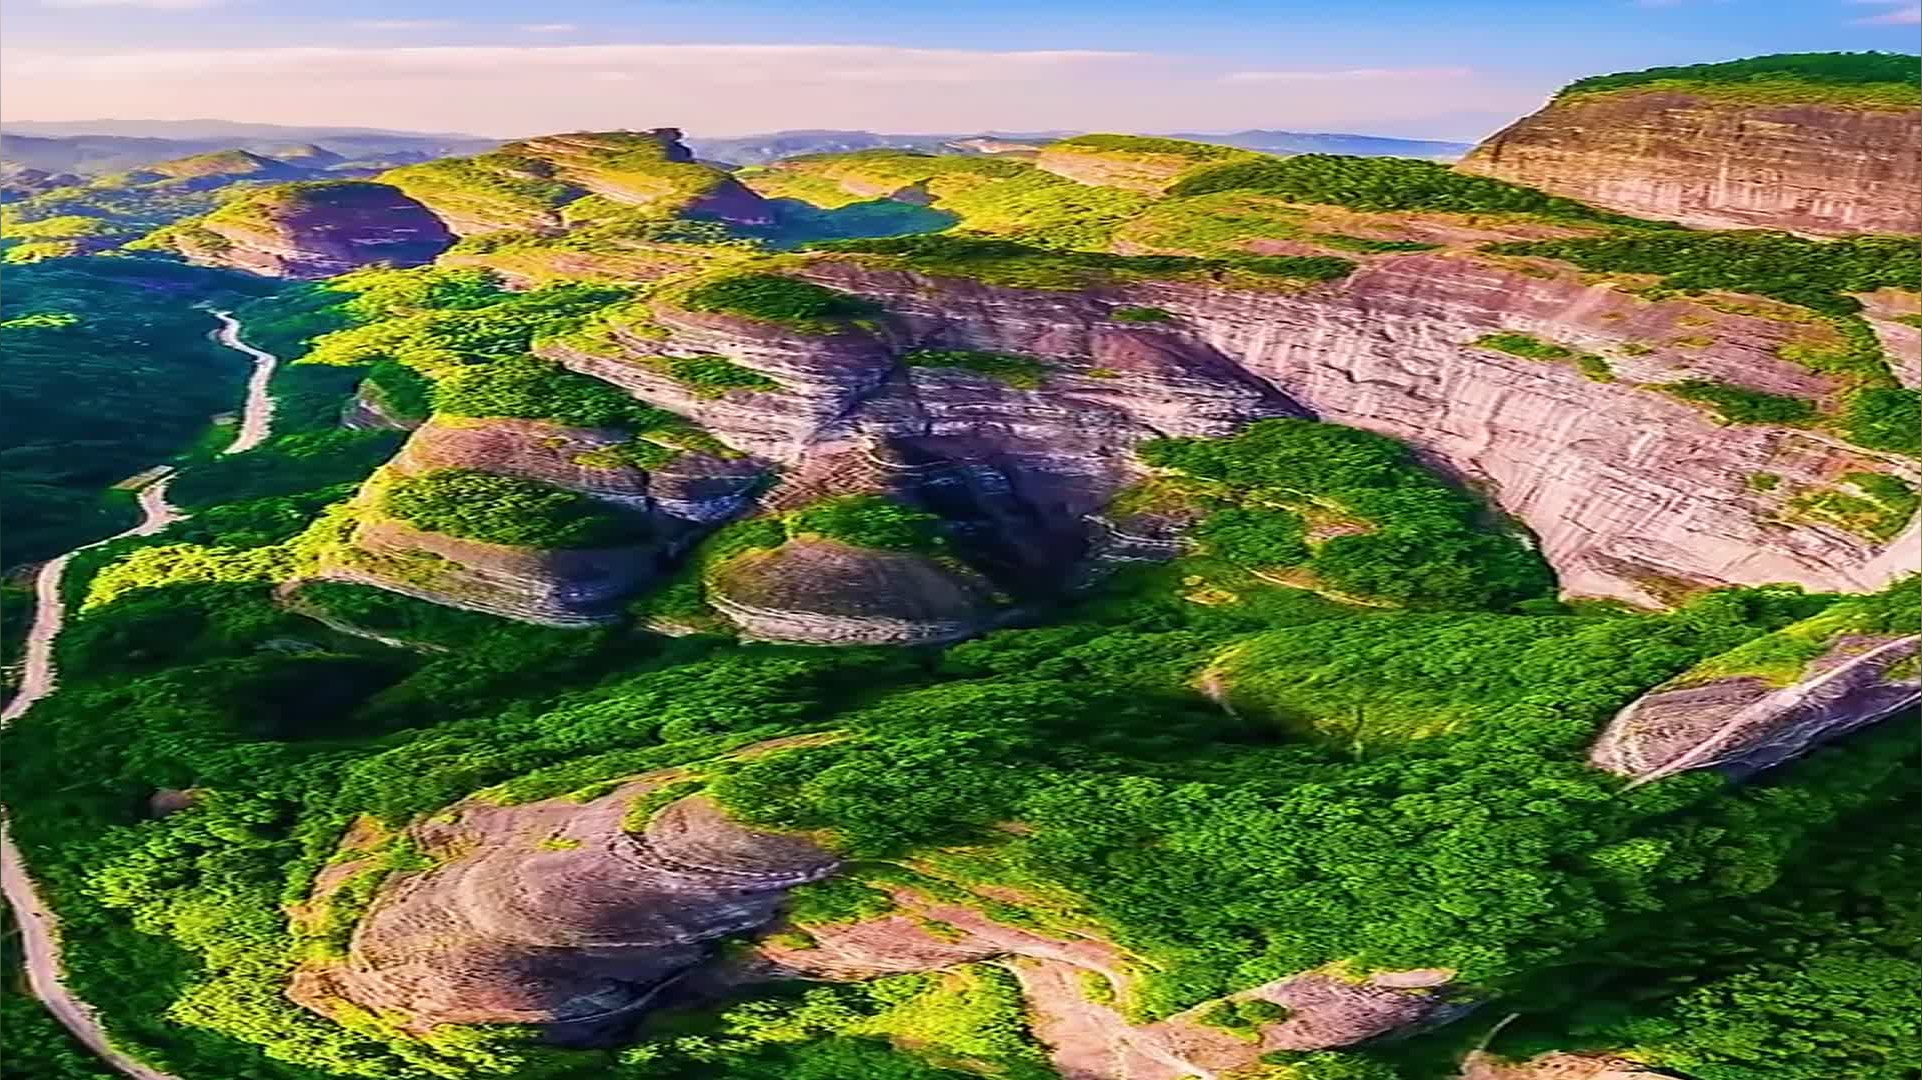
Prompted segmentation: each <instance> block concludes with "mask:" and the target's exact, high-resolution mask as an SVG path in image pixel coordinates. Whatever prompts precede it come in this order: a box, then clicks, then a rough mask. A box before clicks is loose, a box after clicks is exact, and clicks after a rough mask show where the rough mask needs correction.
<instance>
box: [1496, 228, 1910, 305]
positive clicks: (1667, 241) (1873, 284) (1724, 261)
mask: <svg viewBox="0 0 1922 1080" xmlns="http://www.w3.org/2000/svg"><path fill="white" fill-rule="evenodd" d="M1488 250H1490V251H1493V252H1496V253H1500V254H1509V255H1535V256H1542V257H1545V258H1550V259H1560V260H1562V261H1563V262H1569V263H1573V264H1575V265H1576V266H1579V267H1581V268H1582V269H1584V270H1594V271H1600V272H1617V273H1630V274H1660V275H1662V288H1663V289H1667V290H1675V291H1680V292H1697V291H1703V290H1708V289H1728V290H1732V291H1735V292H1746V293H1754V294H1755V295H1757V296H1768V297H1773V298H1775V299H1777V300H1783V301H1786V302H1788V303H1791V304H1799V305H1801V306H1802V307H1806V308H1810V309H1813V310H1815V311H1820V312H1823V313H1825V314H1829V315H1850V314H1853V313H1855V312H1857V311H1860V310H1861V308H1862V305H1861V303H1860V302H1859V301H1857V300H1856V299H1855V298H1854V297H1852V296H1849V295H1846V294H1848V293H1855V292H1869V291H1873V290H1875V289H1879V288H1883V287H1893V288H1898V289H1908V290H1910V291H1915V290H1917V289H1922V265H1919V264H1918V262H1917V255H1918V246H1917V241H1915V240H1913V239H1909V238H1905V237H1896V236H1856V237H1843V238H1840V239H1835V240H1807V239H1804V238H1802V237H1799V236H1792V235H1790V234H1788V233H1779V232H1751V231H1729V232H1694V231H1687V232H1685V231H1681V230H1647V229H1644V230H1637V231H1622V232H1617V233H1613V234H1611V235H1608V236H1592V237H1578V238H1575V239H1570V240H1530V241H1523V242H1519V243H1504V244H1493V245H1490V246H1489V248H1488Z"/></svg>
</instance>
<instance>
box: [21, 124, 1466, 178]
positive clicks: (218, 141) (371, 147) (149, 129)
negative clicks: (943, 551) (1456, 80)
mask: <svg viewBox="0 0 1922 1080" xmlns="http://www.w3.org/2000/svg"><path fill="white" fill-rule="evenodd" d="M1074 134H1079V132H1075V131H1025V132H1001V131H989V132H962V133H946V134H942V133H931V134H881V133H876V132H872V131H832V130H796V131H775V132H769V133H766V134H760V135H739V136H727V137H714V138H702V137H698V136H696V137H691V138H689V139H687V144H688V146H689V147H691V148H692V149H693V150H694V152H695V154H696V155H698V156H699V157H701V158H703V159H706V160H709V161H716V162H723V163H726V164H730V165H764V164H766V163H768V162H771V161H779V160H781V159H782V158H788V157H794V156H797V155H800V154H830V153H847V152H849V151H854V150H870V149H880V148H890V149H900V150H914V151H919V152H921V153H927V154H1003V153H1012V154H1021V153H1025V152H1031V151H1033V150H1035V149H1038V148H1039V147H1040V146H1042V145H1043V144H1045V143H1048V142H1051V141H1053V140H1055V139H1059V138H1063V137H1065V136H1068V135H1074ZM1172 137H1173V138H1178V139H1191V140H1193V141H1195V142H1206V143H1219V144H1221V145H1224V146H1239V147H1243V148H1245V149H1249V150H1259V151H1262V152H1264V153H1271V154H1307V153H1321V154H1353V155H1357V156H1362V157H1415V158H1428V159H1431V160H1438V161H1452V160H1454V159H1455V158H1458V157H1460V156H1462V155H1463V154H1466V153H1467V152H1468V151H1469V149H1470V147H1469V145H1468V144H1467V143H1453V142H1435V141H1432V140H1427V139H1391V138H1384V137H1381V136H1375V135H1352V134H1345V133H1304V132H1294V131H1266V130H1252V131H1237V132H1232V133H1227V134H1221V133H1207V132H1180V133H1175V134H1174V135H1173V136H1172ZM501 141H502V140H499V139H493V138H488V137H485V136H480V135H463V134H459V133H449V132H417V131H388V130H383V129H380V128H354V127H295V126H288V125H281V124H248V123H236V122H233V121H227V120H61V121H24V120H23V121H4V122H0V159H5V160H6V161H7V162H9V163H11V164H12V165H14V166H15V167H16V168H30V169H37V170H40V171H42V172H46V173H73V174H78V175H80V176H94V175H99V174H102V173H114V172H123V171H125V170H128V169H133V168H137V167H139V166H141V165H146V164H149V163H151V162H156V161H166V160H171V159H174V158H182V157H189V156H192V155H194V154H205V153H210V152H213V151H218V150H235V149H238V150H246V151H249V152H252V153H256V154H262V155H266V156H269V157H286V156H288V154H289V151H290V149H291V148H296V147H299V148H303V152H304V148H308V147H317V148H319V149H320V150H323V151H325V152H326V153H328V154H331V155H338V158H337V161H338V162H341V163H357V162H367V163H370V164H380V165H396V164H405V163H409V162H414V161H426V160H428V159H430V158H437V157H458V156H463V155H468V154H476V153H481V152H483V151H485V150H487V149H489V148H491V147H493V146H496V145H498V144H499V143H500V142H501Z"/></svg>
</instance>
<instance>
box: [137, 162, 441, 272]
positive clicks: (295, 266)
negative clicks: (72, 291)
mask: <svg viewBox="0 0 1922 1080" xmlns="http://www.w3.org/2000/svg"><path fill="white" fill-rule="evenodd" d="M453 242H454V237H453V234H452V233H449V232H448V231H447V227H446V226H445V225H443V224H441V221H440V219H439V218H437V217H435V216H434V215H433V214H431V213H429V212H428V211H427V209H426V208H425V207H423V206H422V205H421V204H420V203H418V202H415V201H414V200H413V199H410V198H408V197H407V196H406V195H404V194H402V193H401V192H400V191H398V190H396V189H394V188H392V187H389V186H387V185H385V184H374V183H366V182H362V181H351V180H349V181H326V182H312V183H296V184H285V185H281V186H279V187H272V188H267V189H264V190H262V191H259V192H256V193H254V194H251V195H247V196H243V197H241V198H239V199H235V200H233V201H232V202H229V203H227V204H225V205H223V206H222V207H221V208H220V209H218V210H215V211H214V212H213V213H211V214H208V215H206V216H205V217H202V218H197V219H188V220H186V221H180V222H176V223H174V224H173V225H170V226H168V227H166V228H165V229H162V230H160V231H159V232H158V233H155V234H154V235H153V236H151V237H149V238H147V240H145V241H143V242H142V243H143V244H144V245H146V246H149V247H158V248H162V249H170V250H173V251H176V252H178V253H179V254H181V255H183V256H185V257H186V258H187V260H188V261H189V262H193V263H198V264H200V265H203V266H224V267H230V268H232V269H236V270H249V271H252V272H254V273H256V274H265V275H268V276H270V277H288V278H303V279H319V278H326V277H333V276H334V275H336V274H344V273H346V272H347V271H349V270H355V269H358V268H360V267H363V266H419V265H421V264H423V263H429V262H432V261H434V258H435V257H436V256H438V255H439V254H440V253H441V252H443V251H445V250H447V248H448V246H449V245H450V244H452V243H453Z"/></svg>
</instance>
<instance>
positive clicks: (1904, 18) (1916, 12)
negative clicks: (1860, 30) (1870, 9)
mask: <svg viewBox="0 0 1922 1080" xmlns="http://www.w3.org/2000/svg"><path fill="white" fill-rule="evenodd" d="M1851 2H1852V3H1857V4H1874V5H1875V6H1877V7H1886V8H1888V9H1889V10H1887V11H1884V12H1882V13H1881V14H1879V15H1868V16H1864V17H1863V18H1860V19H1850V20H1849V21H1850V22H1851V23H1853V24H1854V25H1856V26H1915V25H1918V24H1922V4H1915V3H1910V2H1908V0H1851Z"/></svg>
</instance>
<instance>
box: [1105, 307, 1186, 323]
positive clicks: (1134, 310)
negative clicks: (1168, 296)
mask: <svg viewBox="0 0 1922 1080" xmlns="http://www.w3.org/2000/svg"><path fill="white" fill-rule="evenodd" d="M1108 317H1109V318H1110V319H1113V320H1114V321H1116V322H1133V323H1164V322H1174V321H1175V317H1174V313H1173V312H1170V311H1166V310H1164V309H1162V308H1158V307H1118V308H1115V309H1114V310H1112V311H1110V312H1108Z"/></svg>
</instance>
